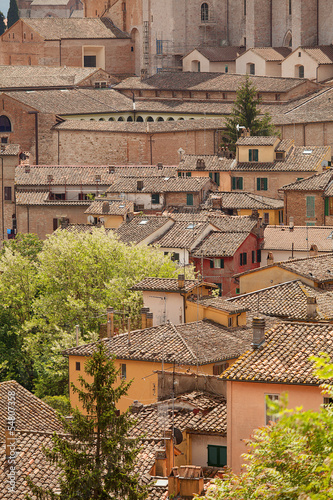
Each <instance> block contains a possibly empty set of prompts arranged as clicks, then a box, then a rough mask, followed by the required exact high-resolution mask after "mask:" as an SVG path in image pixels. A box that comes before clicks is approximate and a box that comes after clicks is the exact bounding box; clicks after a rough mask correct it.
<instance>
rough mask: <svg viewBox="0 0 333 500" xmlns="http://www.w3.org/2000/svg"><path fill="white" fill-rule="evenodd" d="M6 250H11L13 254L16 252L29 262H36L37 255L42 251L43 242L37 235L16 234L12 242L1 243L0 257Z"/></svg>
mask: <svg viewBox="0 0 333 500" xmlns="http://www.w3.org/2000/svg"><path fill="white" fill-rule="evenodd" d="M6 248H9V249H10V250H12V252H13V253H16V252H18V253H19V254H20V255H22V256H23V257H27V258H28V259H29V260H34V261H37V255H38V254H39V252H41V251H42V249H43V242H42V240H40V239H39V238H38V236H37V234H33V233H17V235H16V236H15V238H14V239H13V240H8V241H4V242H3V247H2V252H1V253H2V255H4V253H5V251H6Z"/></svg>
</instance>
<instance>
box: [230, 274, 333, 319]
mask: <svg viewBox="0 0 333 500" xmlns="http://www.w3.org/2000/svg"><path fill="white" fill-rule="evenodd" d="M307 297H316V299H317V316H316V318H314V319H315V321H329V320H332V319H333V292H331V291H323V290H318V288H311V287H309V286H308V285H306V284H304V283H302V282H301V281H299V280H297V281H289V282H287V283H281V284H279V285H275V286H271V287H268V288H264V289H261V290H257V291H255V292H251V293H246V294H244V295H239V296H237V297H232V298H230V299H227V302H229V303H231V304H233V305H235V306H238V307H244V308H245V307H247V308H248V309H249V310H250V314H249V318H250V317H251V318H252V316H254V315H258V314H265V315H266V316H273V317H277V318H283V319H286V320H289V321H295V320H300V321H304V320H307V319H308V318H307Z"/></svg>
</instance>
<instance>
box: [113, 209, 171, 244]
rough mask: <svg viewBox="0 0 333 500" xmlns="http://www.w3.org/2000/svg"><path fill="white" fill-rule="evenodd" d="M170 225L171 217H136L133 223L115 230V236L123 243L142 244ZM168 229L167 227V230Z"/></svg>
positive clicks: (126, 223) (124, 223)
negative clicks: (141, 242)
mask: <svg viewBox="0 0 333 500" xmlns="http://www.w3.org/2000/svg"><path fill="white" fill-rule="evenodd" d="M168 223H170V218H169V217H164V216H163V217H158V216H136V217H133V219H132V220H131V221H126V222H123V223H122V224H121V225H120V226H119V227H118V228H117V229H116V230H115V234H116V235H117V237H118V238H119V240H120V241H122V242H123V243H140V241H143V240H145V239H146V238H147V237H148V236H150V235H153V234H154V233H155V231H157V230H158V229H161V228H163V226H166V224H168ZM166 228H167V226H166V227H165V230H166Z"/></svg>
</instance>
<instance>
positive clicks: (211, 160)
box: [177, 154, 236, 172]
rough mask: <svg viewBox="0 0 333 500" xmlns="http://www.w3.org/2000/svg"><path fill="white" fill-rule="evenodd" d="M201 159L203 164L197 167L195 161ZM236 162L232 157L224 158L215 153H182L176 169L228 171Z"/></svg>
mask: <svg viewBox="0 0 333 500" xmlns="http://www.w3.org/2000/svg"><path fill="white" fill-rule="evenodd" d="M198 160H203V161H204V162H205V166H204V168H203V167H200V169H197V161H198ZM235 162H236V160H234V159H233V158H231V159H230V158H224V157H221V156H217V155H189V154H184V155H183V157H182V160H181V161H180V162H179V165H178V169H177V170H181V171H184V170H200V171H201V170H207V172H211V171H212V170H213V171H214V170H217V171H221V170H222V171H228V170H231V168H232V165H233V164H234V163H235Z"/></svg>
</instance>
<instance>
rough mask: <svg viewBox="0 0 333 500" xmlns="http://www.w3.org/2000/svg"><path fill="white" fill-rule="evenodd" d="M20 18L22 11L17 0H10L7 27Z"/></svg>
mask: <svg viewBox="0 0 333 500" xmlns="http://www.w3.org/2000/svg"><path fill="white" fill-rule="evenodd" d="M19 19H20V13H19V9H18V6H17V1H16V0H10V2H9V9H8V13H7V28H10V27H11V26H13V24H15V23H16V21H18V20H19Z"/></svg>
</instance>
